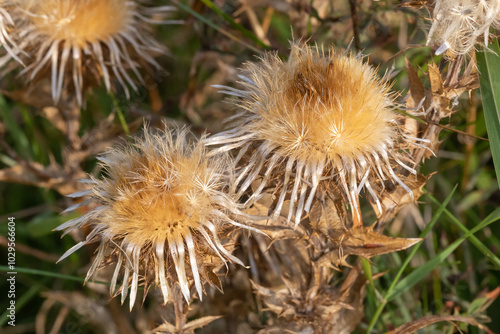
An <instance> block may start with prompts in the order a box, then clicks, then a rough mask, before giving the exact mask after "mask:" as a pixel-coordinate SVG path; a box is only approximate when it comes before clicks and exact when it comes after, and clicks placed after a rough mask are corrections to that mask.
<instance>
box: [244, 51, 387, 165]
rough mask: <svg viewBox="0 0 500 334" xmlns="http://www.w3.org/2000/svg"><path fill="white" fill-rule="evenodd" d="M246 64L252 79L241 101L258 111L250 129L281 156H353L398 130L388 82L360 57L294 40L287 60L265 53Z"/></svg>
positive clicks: (369, 148)
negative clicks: (255, 60) (300, 43)
mask: <svg viewBox="0 0 500 334" xmlns="http://www.w3.org/2000/svg"><path fill="white" fill-rule="evenodd" d="M245 69H246V70H247V71H248V72H249V73H250V76H249V77H250V79H251V80H252V81H253V83H254V84H250V83H247V84H245V88H246V89H248V90H249V91H251V94H249V98H248V99H245V100H243V101H241V102H240V103H239V105H240V106H241V107H243V108H245V109H246V110H248V111H250V112H252V113H256V114H257V113H258V115H257V117H255V119H254V120H253V121H252V122H251V123H250V124H248V131H251V132H254V133H256V137H255V139H257V140H263V141H268V142H269V143H270V144H271V145H273V146H276V147H278V150H279V151H280V154H281V155H283V156H291V157H294V158H296V159H301V160H308V161H311V162H315V163H317V162H319V161H321V160H324V158H325V156H328V157H329V159H331V160H333V159H334V158H335V156H345V157H351V158H354V157H356V156H358V155H359V154H364V153H366V152H370V151H373V150H375V149H376V148H377V147H378V146H380V144H381V143H383V142H384V141H387V140H392V137H394V135H395V133H394V128H393V127H389V126H387V125H388V124H390V122H391V121H393V120H394V118H395V113H394V111H393V110H392V108H393V107H392V99H391V98H390V97H389V96H388V94H387V93H388V90H389V87H388V86H387V85H386V84H385V83H383V82H381V80H380V79H379V78H378V77H377V74H376V73H375V71H374V69H373V68H372V67H371V66H369V65H368V64H366V63H364V62H363V61H362V60H361V59H360V58H357V57H354V56H344V55H342V54H339V53H337V52H336V51H335V50H333V49H330V50H329V51H328V53H327V54H325V53H324V51H323V50H320V49H318V48H316V49H314V48H309V47H307V48H300V47H298V46H293V47H292V51H291V54H290V57H289V59H288V61H287V62H283V61H281V60H280V59H279V58H278V57H277V56H276V55H273V54H266V55H265V56H264V57H263V59H262V62H260V63H257V64H256V63H248V64H247V66H246V68H245Z"/></svg>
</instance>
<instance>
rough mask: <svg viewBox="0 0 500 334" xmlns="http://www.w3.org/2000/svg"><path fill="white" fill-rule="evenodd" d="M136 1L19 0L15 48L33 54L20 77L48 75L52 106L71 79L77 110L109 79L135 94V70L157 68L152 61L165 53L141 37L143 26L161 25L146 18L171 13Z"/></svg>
mask: <svg viewBox="0 0 500 334" xmlns="http://www.w3.org/2000/svg"><path fill="white" fill-rule="evenodd" d="M139 2H140V1H139ZM139 2H136V1H127V0H79V1H66V0H46V1H38V0H20V1H19V5H18V6H19V8H18V12H19V14H18V15H19V17H20V18H21V20H22V21H23V22H24V25H25V27H24V28H23V30H24V34H23V35H22V36H20V39H21V41H22V42H21V43H20V47H21V48H22V49H23V50H25V51H26V52H28V53H33V55H34V57H31V58H30V59H29V60H26V63H27V67H26V69H25V70H24V71H23V72H26V73H28V74H29V79H30V80H31V81H33V80H37V79H40V78H43V77H45V71H50V78H51V79H50V80H51V90H52V98H53V99H54V101H55V102H56V103H57V102H58V100H59V99H60V98H61V94H62V90H63V87H67V86H69V83H68V82H67V81H71V80H72V82H73V89H74V92H75V95H76V99H77V102H78V105H80V106H81V105H82V104H83V101H84V97H83V94H84V91H85V90H86V89H87V88H88V87H92V86H96V85H99V84H100V83H101V80H102V79H103V80H104V84H105V86H106V88H107V89H108V91H109V90H110V89H111V87H112V82H111V80H112V79H113V78H115V79H116V80H118V82H119V83H120V84H121V86H122V87H123V89H124V90H125V93H126V95H127V97H128V96H129V90H128V88H127V85H130V86H131V87H132V88H133V89H134V90H137V87H136V84H135V80H134V77H135V79H137V80H139V81H140V82H143V77H142V75H141V73H140V67H141V66H151V65H152V66H153V67H155V68H156V69H159V68H160V66H159V64H158V63H157V62H156V61H155V60H154V59H153V57H152V56H153V54H155V53H164V52H165V49H164V48H163V47H161V46H160V45H159V44H158V43H156V42H155V41H154V40H153V39H152V38H151V37H149V35H148V33H147V32H146V29H147V23H161V22H157V21H154V20H153V19H151V18H150V17H149V16H151V15H152V14H153V13H165V12H167V11H170V10H172V7H171V6H163V7H156V8H145V7H143V6H141V5H140V4H139ZM101 78H102V79H101Z"/></svg>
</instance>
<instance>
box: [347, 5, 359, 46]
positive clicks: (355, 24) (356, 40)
mask: <svg viewBox="0 0 500 334" xmlns="http://www.w3.org/2000/svg"><path fill="white" fill-rule="evenodd" d="M349 6H350V7H351V19H352V32H353V35H354V47H355V48H356V50H357V51H360V50H361V44H360V42H359V31H358V16H357V10H356V0H349Z"/></svg>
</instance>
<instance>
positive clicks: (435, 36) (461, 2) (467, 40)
mask: <svg viewBox="0 0 500 334" xmlns="http://www.w3.org/2000/svg"><path fill="white" fill-rule="evenodd" d="M491 26H493V27H494V28H496V29H498V28H500V0H436V2H435V4H434V9H433V22H432V26H431V29H430V31H429V38H428V40H427V45H435V46H439V48H438V49H437V50H436V54H437V55H439V54H442V53H444V52H446V51H448V52H450V53H451V55H457V54H462V55H463V54H467V53H468V52H469V51H470V50H471V49H472V48H474V46H475V45H476V44H477V43H481V38H484V45H488V37H489V34H490V27H491Z"/></svg>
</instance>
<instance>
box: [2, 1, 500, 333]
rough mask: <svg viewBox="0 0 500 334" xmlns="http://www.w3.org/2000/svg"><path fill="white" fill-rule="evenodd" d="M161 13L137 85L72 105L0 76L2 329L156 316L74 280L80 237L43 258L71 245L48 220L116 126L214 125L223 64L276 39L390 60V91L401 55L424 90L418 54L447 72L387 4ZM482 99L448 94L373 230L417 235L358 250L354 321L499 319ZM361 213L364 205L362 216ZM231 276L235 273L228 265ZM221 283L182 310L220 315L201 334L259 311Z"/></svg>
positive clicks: (491, 177) (408, 15)
mask: <svg viewBox="0 0 500 334" xmlns="http://www.w3.org/2000/svg"><path fill="white" fill-rule="evenodd" d="M156 3H158V4H161V3H162V1H156ZM174 3H176V2H174ZM413 3H418V2H413ZM416 5H418V4H416ZM175 16H176V18H178V19H182V20H184V24H181V25H160V26H155V27H154V36H155V38H156V39H157V40H158V41H159V42H160V43H162V44H164V45H166V46H167V47H168V48H169V54H168V55H160V56H159V58H158V59H159V62H160V64H161V65H162V66H163V67H164V68H165V73H153V72H151V73H149V74H147V75H146V78H147V83H148V84H147V86H146V87H141V88H140V89H139V91H138V92H136V93H134V94H132V97H131V98H130V99H129V100H127V99H126V98H125V96H124V93H123V91H121V90H120V89H117V91H116V92H114V93H113V94H107V93H106V90H105V89H104V88H103V87H98V88H94V89H93V91H92V93H91V94H90V95H89V96H88V102H87V106H86V108H85V109H82V110H79V109H71V108H65V106H62V107H61V106H58V107H55V106H53V103H52V101H51V99H50V93H48V92H49V90H50V88H48V86H44V85H43V84H42V85H39V86H38V87H36V88H35V89H32V87H30V88H29V89H26V88H25V85H24V82H22V80H20V79H19V77H18V76H16V73H9V74H8V75H6V76H4V77H3V78H2V81H1V84H0V88H1V91H0V94H1V95H0V181H2V182H1V183H0V259H1V262H0V263H1V264H2V266H1V267H0V269H1V270H2V272H1V273H0V276H1V279H0V291H2V297H1V298H0V314H2V315H1V316H0V324H1V327H2V328H3V329H2V332H3V333H11V334H12V333H31V332H35V331H36V329H37V327H38V331H39V332H40V330H41V329H40V328H44V329H45V331H46V332H49V331H50V329H51V328H56V331H55V332H59V333H103V332H108V331H109V326H110V324H109V319H112V322H113V323H114V324H116V328H118V332H119V333H136V332H137V333H138V332H147V330H151V329H152V328H155V327H156V326H158V325H159V322H161V318H160V317H159V315H158V314H156V310H157V305H156V304H155V302H154V301H149V300H147V301H146V303H145V305H144V307H143V308H142V309H141V308H138V309H134V311H132V313H133V314H132V315H130V314H129V311H128V308H127V307H126V306H123V307H122V306H121V305H120V304H119V301H118V299H110V298H109V296H108V294H107V290H108V287H107V285H105V284H100V283H97V282H96V283H89V284H87V285H85V286H83V284H82V282H83V278H84V276H85V273H86V271H87V268H88V267H87V266H88V264H89V263H90V259H91V257H92V253H93V249H92V248H90V247H89V248H86V249H85V250H82V251H79V252H77V253H76V254H74V255H72V256H70V257H69V258H68V259H66V260H65V261H63V262H61V263H57V264H56V261H57V259H58V258H59V257H60V255H61V254H63V253H64V252H65V251H66V250H67V249H69V248H70V247H71V246H73V245H74V243H75V242H74V240H73V239H72V238H70V237H65V238H62V239H61V235H60V233H55V232H53V231H52V229H54V228H55V227H56V226H58V225H59V224H61V223H63V222H64V221H66V220H68V219H70V218H74V217H75V216H76V215H75V214H73V215H69V216H67V215H60V212H61V211H63V210H64V209H65V208H66V207H68V206H69V205H71V201H70V200H69V199H67V198H65V197H64V196H63V195H66V194H68V193H70V192H71V191H72V190H76V189H77V183H76V181H77V180H78V179H80V178H83V177H84V176H85V173H91V174H93V175H99V173H100V171H99V169H98V168H97V164H96V159H95V156H96V155H97V154H99V153H101V152H103V151H105V150H106V148H107V147H109V146H110V145H114V144H117V143H123V142H124V141H125V140H127V139H126V138H127V135H128V134H135V133H138V131H139V129H140V127H141V125H142V124H143V121H144V120H146V121H148V122H149V123H150V124H152V126H161V121H162V120H167V122H172V123H177V124H189V125H190V126H192V128H193V130H194V132H196V133H199V134H201V133H203V132H205V131H208V132H210V133H214V132H217V131H219V130H221V129H222V123H221V121H222V120H223V119H224V118H225V117H227V116H228V115H231V113H232V110H231V108H230V107H229V106H228V105H227V104H226V103H224V102H223V101H222V100H223V97H222V95H221V94H219V93H217V89H215V88H212V87H211V85H213V84H230V83H231V82H233V81H234V80H236V79H237V78H236V74H237V73H238V72H237V68H238V67H239V66H240V65H241V64H242V63H243V62H245V61H255V60H256V56H258V55H259V54H260V53H261V52H263V51H266V50H275V51H276V52H278V53H279V54H280V55H282V56H283V57H284V58H286V57H287V54H288V49H289V46H290V41H291V40H293V39H295V40H297V39H303V40H307V41H308V42H309V43H318V44H324V45H331V44H333V45H335V46H337V47H339V48H351V49H352V50H356V51H360V52H362V53H363V54H364V55H366V61H367V62H369V63H370V64H373V65H375V66H378V70H379V73H380V74H381V75H384V74H385V73H387V71H388V70H391V69H392V70H393V73H394V74H395V75H394V78H393V80H394V90H395V91H399V92H400V98H399V100H400V101H403V100H404V98H405V96H407V94H408V93H409V90H410V87H411V78H410V75H409V72H408V66H407V62H408V63H409V64H411V66H412V68H414V69H415V73H416V78H418V79H419V80H420V81H421V82H422V84H423V87H424V88H425V89H428V88H429V87H430V80H429V77H428V76H427V74H426V73H428V71H429V64H436V68H437V69H438V70H439V71H440V72H441V73H442V74H443V77H445V75H446V73H447V71H448V70H449V69H448V64H449V63H448V62H447V61H446V60H445V59H444V58H443V57H442V56H433V54H434V53H433V50H432V49H431V48H430V47H426V46H425V42H426V32H425V31H426V30H428V26H429V24H430V21H429V17H430V16H429V13H428V12H427V11H426V10H425V8H422V9H421V10H418V8H410V6H409V4H408V3H405V2H400V1H395V0H394V1H392V0H383V1H362V0H349V1H348V0H335V1H327V0H324V1H322V0H316V1H306V0H302V1H301V0H292V1H285V0H270V1H258V0H245V1H244V0H240V1H237V0H228V1H222V0H221V1H210V0H193V1H189V2H184V1H181V2H179V3H178V10H177V13H176V14H175ZM353 18H354V19H353ZM472 56H473V55H472ZM493 56H494V55H493ZM480 57H481V56H480ZM469 62H471V60H466V61H465V63H466V64H465V65H464V67H465V66H466V65H467V63H469ZM490 66H492V65H491V64H490ZM482 69H483V71H482V73H481V76H483V75H487V74H488V73H489V72H488V71H492V73H498V72H493V71H494V69H491V67H487V66H486V67H483V68H482ZM461 73H463V72H461ZM492 73H490V74H491V77H494V76H495V74H492ZM481 83H482V84H487V83H483V82H481ZM493 90H494V91H497V93H496V94H497V96H498V91H499V90H500V85H497V86H495V85H494V84H493ZM481 101H482V97H481V92H480V90H479V89H468V90H464V92H463V93H461V94H460V95H459V96H457V97H456V98H453V99H451V101H450V104H449V108H450V109H451V110H453V113H450V116H449V117H448V118H445V119H443V120H442V121H441V124H442V125H443V126H444V128H443V130H442V131H441V133H440V137H439V140H441V141H442V144H441V145H440V147H439V149H438V150H437V152H436V157H432V158H430V159H428V160H426V162H425V165H424V166H423V167H422V172H423V173H424V174H426V175H431V174H432V177H431V178H430V179H429V181H428V182H427V183H426V185H425V188H424V195H423V196H422V197H421V198H420V200H419V203H418V204H419V205H418V206H416V205H411V206H407V207H405V208H404V209H403V210H401V211H400V212H399V214H398V215H397V217H396V218H395V219H394V220H393V221H392V222H391V223H390V224H388V225H387V226H386V234H388V235H391V236H403V237H418V236H422V237H424V238H425V239H424V241H423V243H421V244H417V245H416V246H414V247H413V248H410V249H408V250H406V251H401V252H397V253H392V254H386V255H381V256H378V257H375V258H372V259H371V262H368V261H366V260H365V261H363V265H364V268H365V273H366V275H367V278H368V279H369V284H368V286H367V295H366V298H365V300H364V317H363V319H362V321H361V323H360V324H359V326H358V328H357V330H356V332H359V333H363V332H372V333H380V332H386V331H389V330H391V329H394V328H396V327H398V326H400V325H403V324H405V323H409V322H411V321H414V320H416V319H419V318H422V317H424V316H429V315H440V316H445V315H464V316H469V317H472V318H475V319H476V320H477V321H479V322H481V323H483V322H485V321H487V320H488V318H491V322H490V323H489V324H487V326H488V327H489V328H490V329H491V330H492V331H493V332H499V331H500V318H499V317H498V314H500V302H499V301H498V300H495V299H496V297H497V295H498V294H499V293H500V288H499V286H500V271H499V270H500V259H499V257H498V250H499V249H500V237H499V235H500V224H499V223H498V222H497V221H496V220H497V219H499V218H500V209H499V207H498V203H500V192H499V186H498V182H497V177H496V175H495V169H494V165H493V160H492V153H491V150H490V146H493V145H498V144H499V143H498V142H497V138H492V141H493V142H489V141H488V140H486V139H485V138H487V137H488V133H487V127H486V125H485V114H484V111H483V104H482V102H481ZM494 102H495V100H494V99H493V103H494ZM402 103H403V102H402ZM493 110H495V109H493ZM490 135H491V131H490ZM371 215H372V216H371V221H374V219H375V218H374V217H373V214H371ZM8 217H15V218H16V242H17V244H16V247H17V248H16V250H17V253H16V254H17V255H16V256H17V258H16V266H17V272H18V275H17V282H16V300H17V317H16V327H9V326H6V321H7V320H8V319H7V318H6V307H7V305H6V302H8V300H7V298H5V297H4V295H5V291H7V289H8V285H7V281H6V277H7V275H6V273H5V272H6V271H7V269H6V267H5V266H4V265H5V264H6V261H7V250H6V238H5V236H6V234H7V222H8ZM369 221H370V212H369V210H368V211H367V213H366V218H365V224H366V223H367V222H369ZM348 262H350V263H351V264H353V263H354V262H355V261H354V259H350V261H348ZM230 275H233V276H234V277H239V276H238V275H240V276H241V277H246V276H245V274H244V273H242V270H237V271H234V272H232V273H231V274H230ZM230 275H228V276H230ZM228 284H230V285H231V284H232V286H231V287H228V288H225V289H226V295H225V296H224V297H223V296H222V295H221V294H220V293H214V294H212V296H211V297H210V299H209V300H210V302H208V303H205V305H196V304H195V305H194V306H193V309H194V312H193V314H195V316H194V318H199V317H202V316H217V315H221V316H224V318H222V319H218V320H214V321H213V322H212V323H211V324H210V325H209V326H207V327H205V328H204V329H202V330H200V332H203V333H208V332H213V333H220V332H225V331H227V332H230V333H255V332H257V331H258V330H259V329H261V327H259V326H261V324H262V323H264V322H265V320H266V317H267V315H266V312H265V311H264V309H260V308H258V309H257V310H254V311H252V312H245V311H244V309H245V306H244V305H242V304H244V303H248V304H252V305H253V303H257V304H258V300H257V301H255V300H254V301H250V300H248V299H245V298H242V297H241V296H240V297H238V287H237V286H234V284H236V283H235V281H231V282H228ZM242 289H243V288H242ZM256 298H257V299H258V297H256ZM210 303H211V304H210ZM207 305H211V306H207ZM166 313H168V310H166V311H165V314H166ZM165 314H163V313H162V314H161V316H164V317H165V316H166V315H165ZM458 328H460V330H463V331H468V332H470V333H479V332H481V330H480V329H478V328H477V327H474V326H468V325H466V324H463V323H462V324H457V325H452V324H450V323H447V322H444V323H440V324H434V325H430V326H428V327H426V328H425V329H423V330H422V332H424V333H435V332H443V333H444V332H450V333H451V332H454V331H457V330H458Z"/></svg>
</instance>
